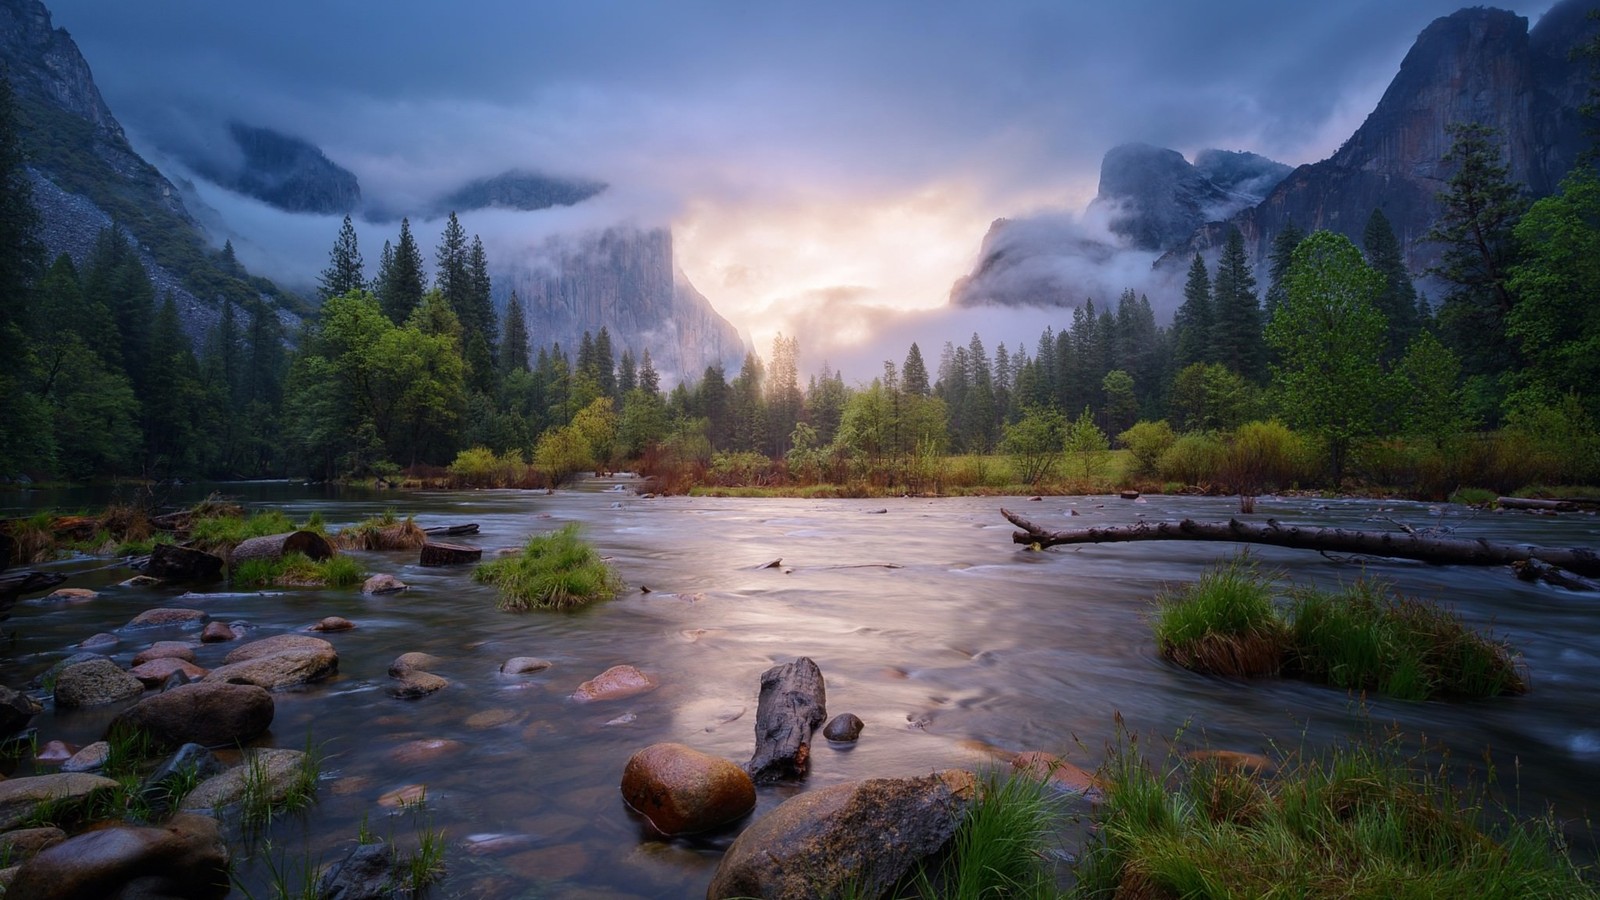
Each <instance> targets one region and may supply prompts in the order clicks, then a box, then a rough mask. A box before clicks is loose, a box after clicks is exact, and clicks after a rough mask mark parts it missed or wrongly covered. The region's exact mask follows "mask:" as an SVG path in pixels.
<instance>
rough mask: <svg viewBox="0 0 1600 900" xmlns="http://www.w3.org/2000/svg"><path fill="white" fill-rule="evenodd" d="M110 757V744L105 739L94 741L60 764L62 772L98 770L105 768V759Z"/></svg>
mask: <svg viewBox="0 0 1600 900" xmlns="http://www.w3.org/2000/svg"><path fill="white" fill-rule="evenodd" d="M110 758H111V745H110V744H108V743H106V742H105V741H95V742H94V743H92V744H90V745H89V746H87V747H84V748H82V749H81V750H79V751H78V752H77V753H74V754H72V758H71V759H69V760H67V761H66V762H64V763H62V764H61V771H63V772H98V771H100V770H101V769H103V768H105V764H106V760H108V759H110Z"/></svg>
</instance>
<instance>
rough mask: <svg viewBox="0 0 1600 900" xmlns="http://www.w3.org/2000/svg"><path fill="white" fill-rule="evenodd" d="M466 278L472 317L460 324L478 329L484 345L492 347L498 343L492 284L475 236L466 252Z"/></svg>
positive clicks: (486, 262) (480, 245)
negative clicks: (469, 320)
mask: <svg viewBox="0 0 1600 900" xmlns="http://www.w3.org/2000/svg"><path fill="white" fill-rule="evenodd" d="M467 278H468V283H469V284H470V285H471V289H470V290H469V291H468V302H467V306H468V308H469V309H471V311H472V316H471V322H470V323H468V322H466V321H463V322H462V327H463V328H477V329H479V330H480V331H482V332H483V340H484V343H486V344H488V345H489V346H490V347H494V346H496V345H497V344H498V343H499V342H500V334H499V329H498V328H497V324H496V322H495V318H494V299H493V296H494V284H493V282H492V281H491V280H490V278H489V257H488V255H487V254H485V253H484V250H483V241H482V240H481V239H479V237H478V236H477V235H473V236H472V248H471V249H470V250H468V251H467Z"/></svg>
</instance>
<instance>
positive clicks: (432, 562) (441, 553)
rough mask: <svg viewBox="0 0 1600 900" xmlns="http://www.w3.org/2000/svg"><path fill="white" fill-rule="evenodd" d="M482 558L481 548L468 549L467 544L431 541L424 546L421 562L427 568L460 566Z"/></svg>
mask: <svg viewBox="0 0 1600 900" xmlns="http://www.w3.org/2000/svg"><path fill="white" fill-rule="evenodd" d="M482 558H483V550H482V549H481V548H479V547H468V546H466V545H465V544H449V543H445V542H444V541H429V542H427V543H426V544H423V545H422V558H421V560H420V562H421V563H422V565H423V566H425V567H433V566H460V565H465V564H467V563H475V562H477V561H478V560H480V559H482Z"/></svg>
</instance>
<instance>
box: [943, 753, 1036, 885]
mask: <svg viewBox="0 0 1600 900" xmlns="http://www.w3.org/2000/svg"><path fill="white" fill-rule="evenodd" d="M1048 782H1049V780H1048V779H1040V778H1033V777H1030V776H1028V775H1024V774H1016V773H1007V774H1004V775H997V774H990V775H988V776H986V777H985V778H984V779H983V783H982V792H981V793H980V794H979V796H978V799H977V800H976V801H975V802H974V803H973V805H972V808H971V809H970V810H969V811H968V812H967V816H966V818H965V819H964V820H963V821H962V823H961V827H960V828H959V829H958V830H957V831H956V835H955V837H954V838H953V839H952V841H951V854H950V856H949V858H948V859H947V860H946V863H945V866H944V868H943V870H942V871H941V872H939V873H938V875H937V876H935V877H933V878H929V877H927V876H926V875H924V877H923V878H921V879H920V884H919V887H920V893H922V894H923V895H924V896H930V897H932V896H938V897H942V898H948V900H985V898H1040V900H1043V898H1050V897H1055V896H1056V891H1055V884H1054V878H1053V873H1052V872H1051V869H1050V866H1049V864H1048V863H1047V862H1046V859H1045V856H1044V851H1045V850H1046V849H1047V847H1048V846H1049V844H1050V842H1051V841H1052V840H1054V839H1055V837H1056V835H1057V833H1058V828H1059V826H1060V823H1061V818H1062V809H1061V801H1060V798H1059V795H1057V794H1056V792H1055V791H1054V790H1053V789H1052V788H1051V787H1050V785H1049V783H1048ZM935 885H938V888H937V889H935Z"/></svg>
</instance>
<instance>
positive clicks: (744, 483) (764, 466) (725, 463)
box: [706, 450, 772, 487]
mask: <svg viewBox="0 0 1600 900" xmlns="http://www.w3.org/2000/svg"><path fill="white" fill-rule="evenodd" d="M706 477H707V478H708V479H709V480H710V481H711V483H712V484H715V485H720V486H722V487H759V486H761V485H764V484H768V483H770V482H771V481H772V460H770V459H768V458H767V457H766V456H765V455H764V454H761V453H756V452H754V451H751V450H744V451H740V452H737V453H714V454H712V456H711V468H710V469H708V470H707V471H706Z"/></svg>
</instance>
